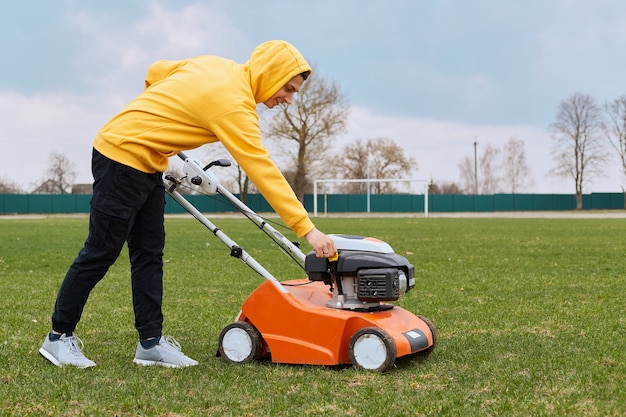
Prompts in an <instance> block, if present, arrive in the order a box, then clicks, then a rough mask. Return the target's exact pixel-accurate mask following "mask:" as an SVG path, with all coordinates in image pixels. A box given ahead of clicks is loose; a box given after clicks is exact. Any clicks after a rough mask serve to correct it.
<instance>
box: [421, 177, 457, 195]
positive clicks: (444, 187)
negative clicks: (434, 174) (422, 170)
mask: <svg viewBox="0 0 626 417" xmlns="http://www.w3.org/2000/svg"><path fill="white" fill-rule="evenodd" d="M428 194H433V195H435V194H463V188H462V187H461V186H460V185H459V184H457V183H455V182H448V181H444V182H435V181H434V180H432V179H431V180H430V182H429V183H428Z"/></svg>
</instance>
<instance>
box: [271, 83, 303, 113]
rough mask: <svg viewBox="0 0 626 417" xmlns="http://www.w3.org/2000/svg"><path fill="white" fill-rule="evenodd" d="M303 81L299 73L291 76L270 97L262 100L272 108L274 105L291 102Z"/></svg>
mask: <svg viewBox="0 0 626 417" xmlns="http://www.w3.org/2000/svg"><path fill="white" fill-rule="evenodd" d="M303 82H304V77H303V76H302V75H300V74H298V75H296V76H295V77H293V78H292V79H291V80H289V81H287V84H285V85H284V86H282V88H281V89H280V90H278V92H277V93H276V94H274V95H273V96H272V97H270V98H268V99H267V100H265V101H264V102H263V104H265V105H266V106H267V107H268V108H270V109H273V108H274V106H277V105H279V104H283V103H286V104H291V99H292V98H293V95H294V94H295V93H297V92H298V91H299V90H300V87H301V86H302V83H303Z"/></svg>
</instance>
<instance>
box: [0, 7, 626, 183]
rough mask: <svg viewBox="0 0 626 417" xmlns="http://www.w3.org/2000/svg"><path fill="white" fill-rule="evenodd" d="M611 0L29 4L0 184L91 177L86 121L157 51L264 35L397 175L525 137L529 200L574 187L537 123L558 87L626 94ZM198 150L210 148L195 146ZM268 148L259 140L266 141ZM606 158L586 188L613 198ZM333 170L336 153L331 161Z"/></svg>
mask: <svg viewBox="0 0 626 417" xmlns="http://www.w3.org/2000/svg"><path fill="white" fill-rule="evenodd" d="M624 16H626V2H623V1H621V0H549V1H546V0H527V1H518V0H473V1H466V0H440V1H431V0H341V1H338V0H316V1H309V2H294V1H287V0H264V1H262V2H260V1H251V0H222V1H219V0H214V1H211V0H204V1H199V0H196V1H187V0H108V1H106V2H102V1H80V0H57V1H49V0H29V1H21V2H17V1H14V2H7V3H6V4H4V5H3V9H2V13H1V14H0V35H1V36H0V51H1V59H2V65H0V143H1V144H2V148H3V149H2V150H3V152H0V178H1V179H3V180H8V181H11V182H14V183H17V184H19V185H20V186H22V188H24V189H25V190H27V191H29V190H32V189H34V186H35V184H37V183H38V182H41V181H42V180H43V179H44V178H45V177H46V169H47V168H48V166H49V158H50V154H51V153H52V152H56V153H60V154H63V155H65V156H66V157H67V158H68V159H70V160H71V161H72V162H73V164H74V169H75V170H76V172H77V173H78V175H77V177H76V182H79V183H80V182H82V183H89V182H91V181H92V177H91V173H90V158H91V148H92V143H93V138H94V137H95V135H96V133H97V131H98V129H99V128H100V127H101V126H102V125H103V124H104V123H106V122H107V121H108V120H109V119H110V118H111V117H113V116H114V115H115V114H116V113H117V112H118V111H119V110H121V109H122V107H123V106H124V105H125V104H126V103H127V102H128V101H130V100H132V99H133V98H134V97H135V96H136V95H137V94H138V93H140V92H141V90H142V88H143V79H144V75H145V72H146V70H147V68H148V66H149V65H150V64H151V63H152V62H154V61H156V60H158V59H164V58H165V59H181V58H186V57H190V56H195V55H204V54H214V55H220V56H224V57H227V58H230V59H233V60H235V61H237V62H240V63H244V62H245V61H246V60H247V59H248V56H249V54H250V52H251V51H252V49H253V48H254V47H255V46H256V45H258V44H260V43H262V42H264V41H266V40H270V39H284V40H287V41H289V42H291V43H292V44H294V45H295V46H296V47H297V48H298V49H299V50H300V51H301V52H302V53H303V55H304V56H305V58H306V59H307V60H308V61H309V62H310V63H311V64H313V65H314V66H315V67H316V69H317V71H318V72H319V73H320V74H321V75H322V76H323V77H325V78H326V79H328V80H332V81H334V82H336V83H337V85H339V87H340V88H341V89H342V91H343V92H344V94H345V95H346V98H347V101H348V103H349V105H350V116H349V119H348V129H347V132H346V133H345V134H344V135H342V136H341V137H340V138H337V147H340V146H341V145H342V144H345V143H349V142H352V141H354V140H356V139H362V140H367V139H374V138H381V137H385V138H391V139H393V140H394V141H395V142H396V143H397V144H398V145H400V146H401V147H402V148H403V149H404V150H405V153H406V154H407V155H408V156H412V157H414V158H415V160H416V162H417V166H416V167H415V168H414V170H413V172H411V173H407V177H411V178H423V179H427V180H433V181H435V182H440V183H441V182H460V174H459V167H458V166H459V163H460V162H461V161H462V160H463V159H464V158H466V157H470V158H472V159H473V156H474V142H476V143H477V145H476V150H477V153H478V155H479V156H480V154H481V151H482V150H483V149H485V148H486V147H487V146H493V147H497V148H500V147H502V146H503V145H504V143H505V142H506V141H508V140H509V139H510V138H513V137H514V138H516V139H520V140H522V141H523V142H524V145H525V151H526V158H527V162H528V164H529V167H530V174H531V175H530V176H531V178H530V179H531V180H532V182H533V183H534V186H532V187H530V188H528V189H526V190H525V191H526V192H533V193H573V192H574V182H573V180H572V179H569V178H565V179H563V178H557V177H553V176H550V175H548V172H549V171H550V170H551V169H552V168H554V167H555V162H554V159H553V157H552V155H551V151H552V149H553V148H554V144H555V142H554V140H553V139H552V131H551V128H550V126H551V124H553V123H554V121H555V115H556V112H557V110H558V106H559V104H560V103H561V102H562V101H564V100H566V99H567V98H568V97H570V96H571V95H572V94H574V93H577V92H580V93H584V94H589V95H591V96H592V97H593V98H594V99H595V100H596V101H597V103H598V104H599V105H603V104H604V103H606V102H607V101H610V100H614V99H616V98H618V97H620V96H622V95H624V94H626V77H624V73H625V70H626V53H624V51H625V50H626V25H625V24H624ZM209 146H210V145H209ZM270 149H271V148H270ZM613 155H615V158H614V159H613V160H612V161H610V163H608V164H607V167H606V176H605V177H598V178H597V179H596V180H595V181H593V182H592V183H591V184H589V185H587V186H586V187H585V189H584V192H585V193H591V192H621V190H622V185H623V184H626V179H625V178H624V176H623V174H622V172H621V170H620V164H619V161H618V160H617V157H616V154H615V153H614V152H613ZM329 163H337V161H329Z"/></svg>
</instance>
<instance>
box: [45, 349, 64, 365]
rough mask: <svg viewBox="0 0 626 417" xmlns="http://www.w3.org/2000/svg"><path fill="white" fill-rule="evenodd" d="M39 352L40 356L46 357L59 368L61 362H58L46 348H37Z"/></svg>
mask: <svg viewBox="0 0 626 417" xmlns="http://www.w3.org/2000/svg"><path fill="white" fill-rule="evenodd" d="M39 353H40V354H41V356H43V357H44V358H46V359H48V360H49V361H50V362H51V363H52V364H53V365H56V366H58V367H59V368H60V367H61V366H62V365H61V362H59V361H58V360H57V359H56V358H55V357H54V356H53V355H52V353H50V352H48V351H47V350H45V349H44V348H41V349H39Z"/></svg>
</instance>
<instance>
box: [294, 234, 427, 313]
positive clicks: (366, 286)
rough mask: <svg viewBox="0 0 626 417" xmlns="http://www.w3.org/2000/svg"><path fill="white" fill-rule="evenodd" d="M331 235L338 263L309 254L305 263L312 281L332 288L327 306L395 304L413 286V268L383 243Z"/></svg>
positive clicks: (351, 306)
mask: <svg viewBox="0 0 626 417" xmlns="http://www.w3.org/2000/svg"><path fill="white" fill-rule="evenodd" d="M330 236H331V237H332V238H333V239H334V240H335V244H336V246H337V250H338V252H339V258H338V260H337V261H335V262H330V261H329V260H328V259H325V258H318V257H316V256H315V253H314V252H310V253H309V254H308V255H307V256H306V258H305V263H304V266H305V270H306V272H307V275H308V277H309V279H310V280H311V281H323V282H324V283H326V284H327V285H330V286H331V287H332V288H333V300H332V302H331V303H329V306H332V307H335V306H339V307H338V308H350V309H355V308H358V309H368V308H373V307H376V306H378V304H379V302H380V301H395V300H397V299H398V298H399V297H400V296H402V295H403V294H404V293H406V292H407V291H409V290H411V289H413V288H414V287H415V268H414V267H413V265H412V264H411V263H410V262H409V261H408V260H407V259H406V258H405V257H403V256H400V255H398V254H396V253H394V252H393V250H392V249H391V247H390V246H389V245H388V244H386V243H385V242H381V241H379V240H372V239H371V238H363V237H357V236H350V237H345V235H341V236H339V238H337V236H338V235H330ZM365 239H370V240H369V241H365ZM346 240H347V242H346ZM346 247H347V248H348V249H346ZM354 248H358V249H357V250H355V249H354ZM363 249H369V250H363Z"/></svg>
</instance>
